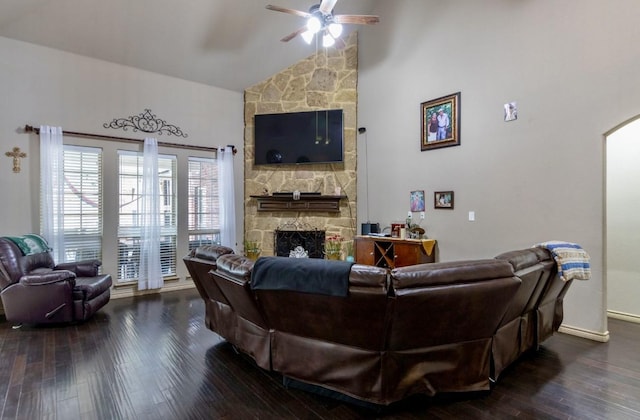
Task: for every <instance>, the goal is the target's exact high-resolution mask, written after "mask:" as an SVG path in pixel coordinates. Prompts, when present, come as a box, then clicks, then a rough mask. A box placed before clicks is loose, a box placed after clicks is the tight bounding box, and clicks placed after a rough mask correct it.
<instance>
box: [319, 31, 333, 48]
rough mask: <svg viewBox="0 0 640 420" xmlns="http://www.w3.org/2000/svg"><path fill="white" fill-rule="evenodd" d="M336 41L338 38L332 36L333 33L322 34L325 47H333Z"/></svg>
mask: <svg viewBox="0 0 640 420" xmlns="http://www.w3.org/2000/svg"><path fill="white" fill-rule="evenodd" d="M335 43H336V40H335V39H334V38H333V37H332V36H331V34H328V33H325V34H324V35H323V36H322V46H323V47H325V48H329V47H333V44H335Z"/></svg>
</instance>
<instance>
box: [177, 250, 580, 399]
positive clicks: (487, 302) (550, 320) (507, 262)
mask: <svg viewBox="0 0 640 420" xmlns="http://www.w3.org/2000/svg"><path fill="white" fill-rule="evenodd" d="M271 258H275V257H271ZM184 261H185V264H186V266H187V268H188V270H189V272H190V273H191V276H192V278H193V280H194V282H195V284H196V286H197V288H198V291H199V292H200V294H201V296H202V298H203V299H204V300H205V302H206V325H207V327H208V328H210V329H211V330H213V331H215V332H216V333H218V334H219V335H221V336H222V337H224V338H225V339H226V340H228V341H229V342H230V343H232V344H233V345H234V346H235V347H236V348H237V349H238V350H240V351H242V352H244V353H246V354H248V355H249V356H251V357H252V358H253V359H254V360H255V362H256V364H257V365H258V366H260V367H261V368H263V369H268V370H273V371H276V372H279V373H281V374H282V375H283V377H284V378H285V382H287V381H288V380H292V381H293V382H294V383H297V384H302V385H304V386H307V387H310V388H314V387H315V389H316V390H322V391H327V392H330V393H335V395H339V396H346V398H347V399H353V400H354V401H357V402H364V403H367V404H369V403H372V404H376V405H388V404H390V403H392V402H395V401H399V400H401V399H403V398H406V397H408V396H411V395H415V394H424V395H428V396H433V395H435V394H437V393H442V392H466V391H481V390H489V389H490V386H491V383H492V382H493V381H495V380H497V378H498V376H499V375H500V373H501V372H502V371H503V370H504V369H505V368H506V367H507V366H508V365H509V364H511V363H512V362H513V361H515V360H516V359H517V358H518V357H519V356H520V355H521V354H522V353H524V352H525V351H527V350H529V349H536V348H537V346H538V345H539V343H540V342H542V341H543V340H544V339H546V338H548V337H549V336H550V335H551V334H552V333H553V332H554V331H556V330H557V329H558V327H559V326H560V323H561V322H562V316H563V314H562V299H563V297H564V294H565V293H566V291H567V289H568V287H569V286H570V282H566V283H565V282H563V281H562V280H561V279H560V278H559V277H558V276H557V275H556V274H557V271H556V267H555V263H554V260H553V258H552V257H551V255H550V254H549V253H548V252H547V251H546V250H543V249H539V248H530V249H523V250H519V251H512V252H508V253H505V254H502V255H499V256H497V257H496V258H494V259H486V260H473V261H456V262H444V263H434V264H421V265H415V266H408V267H402V268H397V269H394V270H387V269H384V268H379V267H373V266H366V265H361V264H354V265H353V266H352V267H351V269H350V271H349V272H348V293H347V294H346V296H330V295H326V294H316V293H309V292H308V291H305V292H301V291H296V290H269V289H268V288H267V289H259V290H254V289H253V288H252V279H251V274H252V270H253V268H254V262H253V261H251V260H248V259H246V258H245V257H243V256H240V255H235V254H233V253H232V252H231V250H230V249H228V248H224V247H201V248H198V249H196V250H194V251H192V252H191V253H190V254H189V255H187V256H185V257H184ZM303 264H304V263H303ZM321 264H335V262H332V261H326V262H322V263H321ZM314 267H318V266H317V263H316V265H315V266H314ZM316 269H317V268H313V270H316ZM256 273H258V271H256ZM307 274H313V273H307ZM277 275H282V276H286V275H287V273H284V272H283V273H278V274H277ZM298 275H301V274H298ZM304 280H305V281H306V275H305V279H304ZM254 283H255V281H254Z"/></svg>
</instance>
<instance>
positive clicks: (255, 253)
mask: <svg viewBox="0 0 640 420" xmlns="http://www.w3.org/2000/svg"><path fill="white" fill-rule="evenodd" d="M261 252H262V250H261V249H260V244H259V243H258V241H249V240H245V241H244V255H245V256H246V257H247V258H249V259H251V260H254V261H255V260H257V259H258V257H260V253H261Z"/></svg>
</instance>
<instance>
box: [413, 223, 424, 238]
mask: <svg viewBox="0 0 640 420" xmlns="http://www.w3.org/2000/svg"><path fill="white" fill-rule="evenodd" d="M424 233H425V230H424V228H422V227H420V226H418V225H413V226H411V228H410V229H409V238H410V239H422V237H423V236H424Z"/></svg>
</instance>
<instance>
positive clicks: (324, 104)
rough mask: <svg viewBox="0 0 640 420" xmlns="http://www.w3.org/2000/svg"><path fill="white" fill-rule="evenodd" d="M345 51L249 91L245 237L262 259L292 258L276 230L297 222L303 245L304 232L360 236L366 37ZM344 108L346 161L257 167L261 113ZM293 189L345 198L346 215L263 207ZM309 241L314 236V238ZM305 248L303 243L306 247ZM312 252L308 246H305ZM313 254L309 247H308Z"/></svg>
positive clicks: (325, 54) (318, 244) (324, 52)
mask: <svg viewBox="0 0 640 420" xmlns="http://www.w3.org/2000/svg"><path fill="white" fill-rule="evenodd" d="M345 42H346V46H345V48H342V49H335V48H330V49H324V48H323V49H321V50H318V51H317V52H316V53H315V54H313V55H311V56H309V57H307V58H305V59H303V60H301V61H299V62H297V63H295V64H293V65H292V66H290V67H288V68H286V69H284V70H282V71H281V72H279V73H277V74H275V75H273V76H271V77H269V78H268V79H266V80H264V81H262V82H260V83H258V84H256V85H254V86H251V87H248V88H247V89H246V90H245V92H244V111H245V113H244V123H245V127H244V183H245V184H244V238H243V239H245V240H250V241H256V242H258V243H259V244H260V249H261V251H262V253H261V255H262V256H269V255H280V254H281V253H286V255H287V256H288V255H289V252H290V249H289V246H288V245H287V248H286V249H284V250H280V251H278V250H277V243H276V242H277V240H276V238H275V236H274V232H275V231H277V230H278V229H280V230H284V225H286V224H288V222H289V221H290V220H291V219H294V220H296V221H297V222H298V223H299V224H303V225H305V226H307V227H303V228H301V229H291V230H297V231H298V232H293V233H291V235H292V236H291V239H292V240H299V241H302V240H303V239H302V238H301V237H300V232H299V231H309V232H311V231H313V230H314V227H320V228H321V229H323V231H324V232H326V235H327V236H329V235H340V236H341V237H343V238H344V239H345V240H347V241H348V240H351V239H352V238H353V236H354V235H355V232H356V228H355V226H356V213H357V206H356V202H357V188H356V184H357V170H356V163H357V154H356V153H357V142H356V136H357V120H358V118H357V100H358V91H357V87H358V38H357V32H356V31H354V32H352V33H351V34H350V35H349V37H348V38H347V39H346V40H345ZM326 109H342V110H343V111H344V161H343V162H340V163H334V164H326V163H325V164H320V163H317V164H306V165H282V166H278V165H276V166H268V165H266V166H265V165H255V164H254V151H255V142H254V138H253V137H254V128H255V127H254V116H255V115H256V114H269V113H282V112H298V111H314V110H326ZM293 191H301V192H311V193H319V194H322V195H325V196H331V195H342V196H345V198H344V199H341V200H340V201H339V211H326V210H306V211H297V210H294V209H291V210H286V211H285V210H280V209H274V210H272V211H264V210H262V209H261V211H259V209H258V202H257V200H256V199H255V198H253V197H255V196H261V195H273V194H274V193H283V192H284V193H287V192H293ZM307 240H309V238H307ZM312 245H313V246H314V251H313V252H309V254H310V255H314V256H318V257H321V254H318V253H320V252H321V251H322V249H323V246H324V239H322V240H321V239H318V238H316V239H315V242H314V240H311V241H310V242H309V245H308V246H309V247H311V246H312ZM301 246H303V245H301ZM305 248H307V247H306V246H305ZM308 251H309V249H308Z"/></svg>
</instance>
